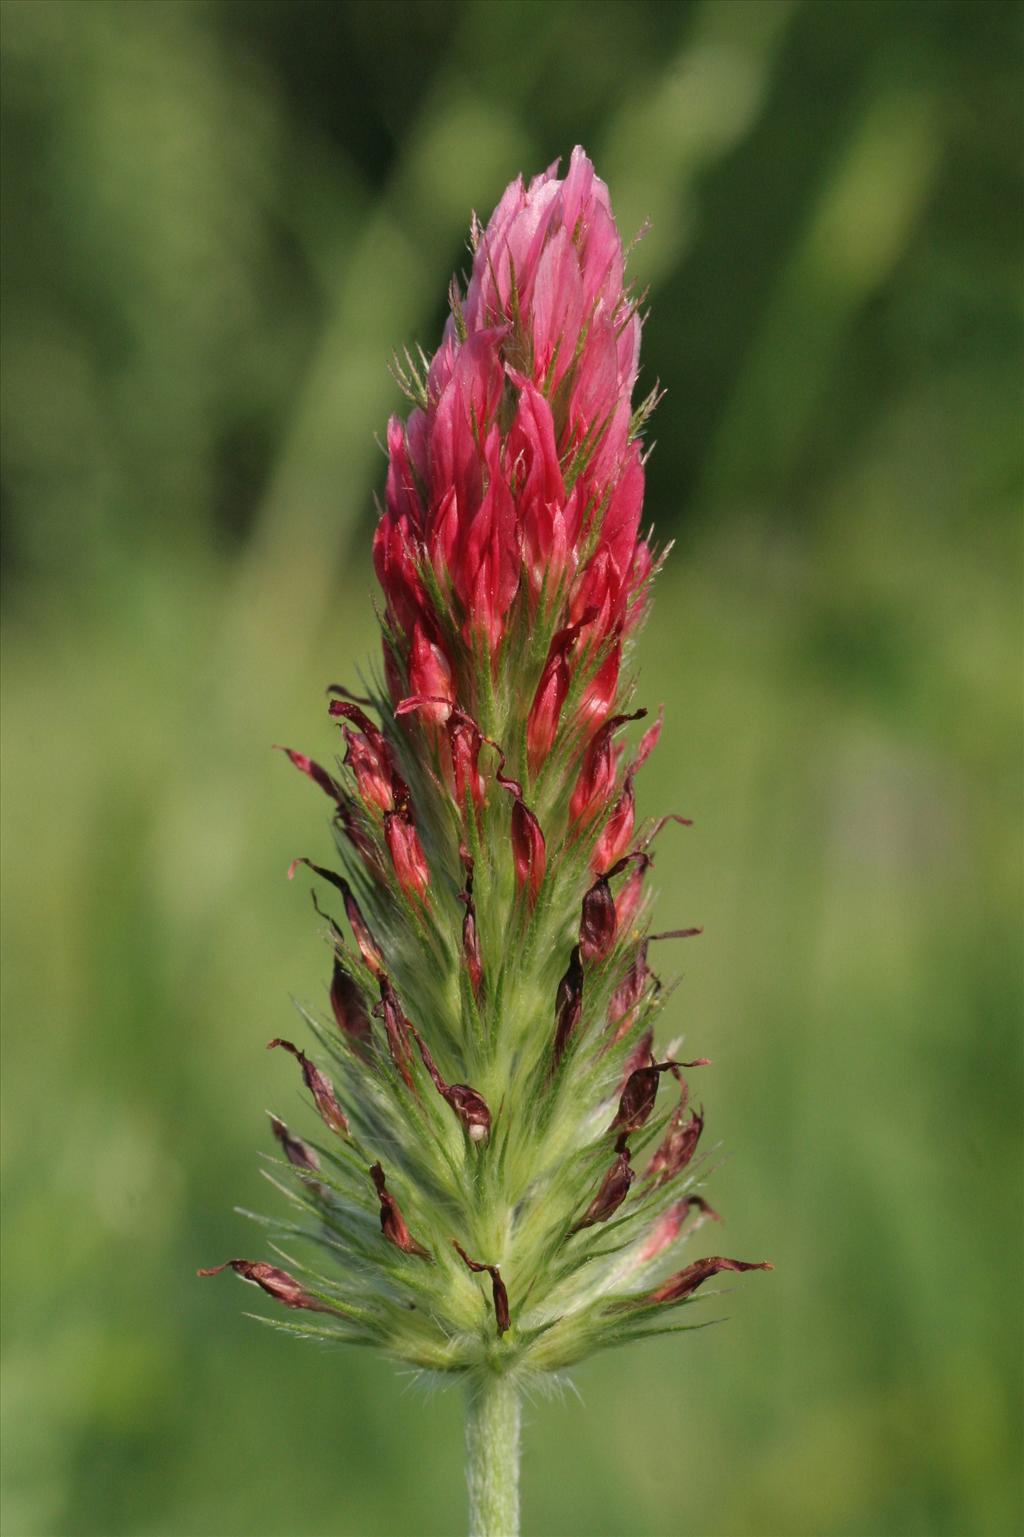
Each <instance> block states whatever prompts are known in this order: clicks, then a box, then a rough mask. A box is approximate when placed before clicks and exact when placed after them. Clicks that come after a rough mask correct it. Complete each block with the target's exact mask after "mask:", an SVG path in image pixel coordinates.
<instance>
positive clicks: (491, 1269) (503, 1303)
mask: <svg viewBox="0 0 1024 1537" xmlns="http://www.w3.org/2000/svg"><path fill="white" fill-rule="evenodd" d="M452 1243H453V1244H454V1246H455V1248H456V1250H457V1251H458V1254H459V1258H460V1259H461V1260H462V1262H463V1263H464V1264H465V1265H466V1267H467V1268H468V1269H469V1270H472V1271H474V1272H475V1273H476V1274H477V1275H483V1273H484V1272H485V1271H486V1273H487V1274H488V1275H489V1276H490V1278H491V1298H492V1300H493V1302H494V1318H495V1322H496V1323H497V1326H498V1333H499V1335H501V1334H504V1333H505V1331H506V1330H507V1329H510V1328H511V1327H512V1319H511V1317H510V1315H509V1310H508V1292H507V1291H506V1290H505V1283H504V1281H503V1280H502V1279H501V1272H500V1270H499V1269H498V1267H497V1265H481V1264H480V1263H478V1261H477V1260H475V1259H470V1257H469V1255H468V1254H467V1253H466V1251H465V1249H464V1248H463V1247H462V1245H461V1244H460V1243H456V1241H455V1239H454V1238H453V1239H452Z"/></svg>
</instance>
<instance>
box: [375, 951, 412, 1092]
mask: <svg viewBox="0 0 1024 1537" xmlns="http://www.w3.org/2000/svg"><path fill="white" fill-rule="evenodd" d="M380 997H381V1005H382V1008H383V1013H384V1031H385V1034H386V1035H387V1040H388V1050H389V1051H390V1053H391V1060H392V1062H393V1063H394V1064H395V1066H396V1067H397V1069H398V1071H399V1072H400V1073H401V1075H402V1077H403V1079H404V1080H405V1086H406V1088H408V1089H411V1088H412V1087H413V1086H414V1085H413V1076H412V1060H413V1059H412V1047H411V1046H410V1045H409V1031H410V1030H411V1028H412V1026H411V1025H410V1024H409V1021H408V1020H407V1019H406V1017H405V1014H404V1013H403V1012H402V1005H401V1004H400V1003H399V1001H398V994H397V993H396V992H395V990H394V988H393V987H392V986H391V983H390V982H389V981H388V978H387V977H384V976H382V977H381V979H380Z"/></svg>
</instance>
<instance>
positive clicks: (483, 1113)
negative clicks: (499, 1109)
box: [444, 1083, 491, 1142]
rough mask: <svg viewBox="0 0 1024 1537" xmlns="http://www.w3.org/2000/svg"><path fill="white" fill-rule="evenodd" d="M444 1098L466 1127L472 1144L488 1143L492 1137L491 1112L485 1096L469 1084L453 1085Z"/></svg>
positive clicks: (450, 1085) (449, 1087)
mask: <svg viewBox="0 0 1024 1537" xmlns="http://www.w3.org/2000/svg"><path fill="white" fill-rule="evenodd" d="M444 1097H445V1099H446V1100H447V1101H448V1103H449V1104H450V1105H451V1107H452V1109H453V1110H454V1111H455V1114H456V1115H457V1116H458V1118H459V1120H460V1121H461V1122H462V1124H463V1126H464V1127H465V1131H466V1136H467V1137H468V1138H469V1140H470V1142H486V1141H487V1139H488V1137H489V1136H490V1135H491V1112H490V1109H489V1107H488V1104H487V1101H486V1100H485V1099H484V1097H483V1095H482V1094H478V1093H477V1091H476V1089H471V1088H470V1086H469V1084H468V1083H452V1084H449V1086H448V1091H447V1093H446V1094H445V1096H444Z"/></svg>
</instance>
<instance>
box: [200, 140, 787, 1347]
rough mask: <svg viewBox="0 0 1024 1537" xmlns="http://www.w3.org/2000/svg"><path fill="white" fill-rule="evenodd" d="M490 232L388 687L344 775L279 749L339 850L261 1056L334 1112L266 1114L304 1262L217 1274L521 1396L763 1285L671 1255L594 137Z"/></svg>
mask: <svg viewBox="0 0 1024 1537" xmlns="http://www.w3.org/2000/svg"><path fill="white" fill-rule="evenodd" d="M471 244H472V249H473V260H472V270H471V273H470V275H469V278H468V282H467V284H466V286H465V290H464V291H462V290H461V289H460V288H459V286H458V285H457V284H454V283H453V285H452V288H451V291H450V301H451V313H450V315H449V318H448V321H447V324H446V326H445V331H444V335H443V338H442V340H441V344H440V346H439V347H438V349H437V351H436V353H435V354H434V356H433V357H432V358H430V359H427V358H424V357H422V356H421V359H420V362H419V363H416V362H414V361H413V360H412V359H411V358H410V357H408V356H407V357H406V359H405V361H404V362H402V363H401V364H399V365H397V367H396V374H397V377H398V379H399V382H400V383H401V385H402V387H403V389H404V390H405V392H406V394H407V395H408V396H409V398H410V400H411V403H412V405H411V410H410V412H409V414H408V416H407V418H406V419H405V420H404V421H403V420H402V419H400V418H398V417H393V418H392V420H391V421H390V423H389V424H388V429H387V453H388V468H387V479H386V487H385V504H384V506H383V508H382V511H381V515H380V521H379V524H378V527H377V530H376V534H375V538H374V549H373V554H374V563H375V568H376V572H377V576H378V578H379V581H380V584H381V587H382V589H383V593H384V609H383V615H382V631H383V637H382V638H383V668H382V678H381V680H380V682H379V683H377V684H371V685H370V687H369V688H368V689H367V690H366V692H365V693H362V694H360V695H358V696H357V695H355V694H353V693H351V692H350V691H349V690H348V689H346V688H344V687H341V686H339V685H332V686H331V688H330V690H329V693H330V695H331V700H330V705H329V715H330V718H331V720H332V721H333V722H334V729H335V730H336V731H337V733H338V738H337V753H336V761H335V763H334V764H333V766H331V767H330V768H325V767H323V766H322V765H321V764H320V763H318V762H317V761H316V760H314V759H313V758H311V757H309V756H307V755H306V754H305V753H303V752H300V751H297V750H293V749H285V751H286V752H287V754H288V757H289V759H290V761H291V762H292V763H293V764H294V765H295V767H297V768H298V769H299V770H300V772H301V773H303V774H304V775H305V776H306V777H307V778H308V779H309V780H310V781H311V782H312V783H313V784H314V785H315V786H316V787H317V788H318V789H319V790H320V791H321V792H323V794H324V795H325V796H326V798H327V801H328V802H329V804H330V808H331V822H332V831H333V838H334V859H333V860H332V861H331V862H325V863H321V862H318V861H316V860H310V859H305V858H300V859H297V860H295V861H294V863H293V865H292V868H291V871H290V874H292V875H294V874H295V872H296V870H297V869H298V868H299V867H300V866H305V867H307V868H308V870H309V871H310V872H311V873H312V876H313V878H314V880H315V881H316V882H318V883H326V885H327V887H328V899H327V900H328V904H329V905H328V906H326V907H323V908H322V907H321V906H320V902H319V900H318V898H317V896H316V894H315V891H314V903H315V904H316V907H317V912H318V914H319V916H320V919H321V921H322V923H323V924H324V927H325V937H326V939H327V941H328V943H329V945H330V948H331V952H332V957H331V964H330V980H329V984H328V986H327V988H326V990H325V1005H326V1007H325V1009H324V1010H322V1011H321V1012H320V1013H319V1014H318V1013H317V1012H315V1011H308V1012H306V1013H305V1017H306V1020H307V1023H308V1025H309V1027H310V1029H311V1031H312V1033H313V1036H314V1038H315V1041H316V1055H317V1057H318V1058H319V1061H315V1060H314V1059H313V1057H312V1056H309V1055H307V1054H306V1052H305V1051H303V1050H301V1049H299V1048H298V1047H297V1046H295V1045H293V1044H292V1043H291V1042H290V1041H287V1040H282V1039H280V1038H278V1039H276V1040H275V1041H273V1042H272V1043H271V1044H272V1045H274V1046H279V1047H282V1048H283V1049H284V1051H286V1052H287V1053H289V1054H290V1055H292V1056H293V1057H294V1058H295V1059H296V1060H297V1062H298V1065H299V1068H300V1078H301V1082H302V1084H303V1085H304V1087H305V1090H306V1092H307V1093H308V1095H309V1097H310V1101H311V1106H312V1109H313V1110H314V1112H315V1118H313V1127H314V1130H313V1131H311V1132H309V1133H307V1135H306V1136H303V1137H300V1136H298V1135H296V1134H295V1133H293V1132H292V1131H291V1130H290V1127H289V1124H287V1123H286V1122H285V1120H284V1119H282V1117H281V1116H279V1115H277V1114H274V1115H272V1117H271V1129H272V1132H273V1136H274V1138H275V1139H276V1143H277V1146H278V1150H279V1152H280V1153H281V1154H283V1157H279V1158H278V1159H277V1160H276V1162H275V1163H274V1164H273V1166H272V1172H271V1178H272V1179H273V1181H274V1183H275V1184H276V1185H277V1186H278V1187H279V1188H280V1189H281V1190H283V1191H284V1192H285V1194H286V1195H287V1196H288V1198H289V1200H290V1203H291V1207H290V1213H289V1216H288V1218H287V1219H284V1220H280V1221H276V1220H272V1221H271V1223H270V1241H271V1244H272V1246H273V1248H274V1252H275V1254H276V1256H277V1257H278V1258H282V1259H284V1260H285V1261H286V1262H287V1263H288V1264H289V1265H292V1266H294V1267H296V1268H301V1269H302V1272H303V1274H302V1278H301V1279H297V1278H296V1277H295V1276H294V1275H293V1274H292V1273H291V1270H290V1269H288V1270H285V1269H281V1268H279V1267H278V1266H277V1265H275V1264H271V1263H270V1262H269V1261H264V1260H231V1261H228V1262H227V1266H228V1267H229V1268H232V1269H234V1270H235V1271H236V1273H237V1274H239V1275H240V1276H242V1278H243V1279H246V1280H249V1281H253V1282H255V1283H256V1284H257V1285H258V1286H260V1287H262V1289H263V1290H264V1291H265V1292H266V1293H268V1294H269V1295H270V1296H271V1297H273V1298H275V1299H276V1300H277V1301H279V1302H281V1303H283V1304H284V1306H285V1307H286V1308H290V1309H292V1310H300V1311H302V1312H303V1313H304V1314H316V1315H319V1316H318V1317H317V1318H315V1319H312V1318H308V1317H303V1318H302V1320H301V1321H292V1322H285V1323H283V1324H282V1325H281V1326H282V1327H286V1328H291V1329H293V1330H294V1331H296V1332H298V1333H301V1334H306V1335H316V1336H318V1337H325V1338H330V1339H332V1340H338V1341H343V1342H344V1341H351V1342H355V1343H370V1344H375V1345H378V1346H381V1347H382V1348H384V1349H385V1350H387V1351H389V1352H390V1353H391V1354H392V1355H394V1356H396V1357H398V1358H400V1359H402V1360H404V1361H407V1362H411V1363H413V1364H414V1365H415V1366H418V1367H421V1368H425V1369H431V1370H437V1371H448V1372H462V1373H468V1374H473V1373H482V1372H514V1373H516V1374H517V1375H518V1376H520V1377H525V1376H527V1375H529V1374H530V1373H541V1372H550V1371H557V1370H559V1369H561V1368H563V1367H565V1366H567V1365H570V1364H571V1363H573V1362H574V1361H577V1360H579V1359H580V1358H581V1357H583V1356H585V1355H587V1354H588V1353H590V1352H592V1351H594V1350H598V1349H601V1348H604V1347H607V1346H610V1345H615V1344H619V1343H622V1342H623V1341H625V1340H629V1339H632V1338H643V1337H645V1336H646V1335H648V1334H651V1333H664V1332H669V1331H672V1330H675V1329H681V1328H689V1327H696V1325H693V1324H690V1323H680V1322H678V1319H679V1315H680V1311H681V1310H682V1309H683V1308H685V1307H689V1306H690V1305H691V1304H692V1303H693V1301H694V1294H695V1293H696V1292H697V1290H698V1288H700V1287H701V1286H702V1285H703V1284H704V1283H705V1282H706V1281H708V1280H710V1279H711V1278H712V1277H714V1276H715V1275H717V1274H720V1273H722V1272H738V1271H744V1270H749V1269H757V1268H770V1267H767V1266H765V1265H761V1264H750V1263H748V1262H745V1261H739V1260H732V1259H727V1258H725V1257H723V1256H714V1257H712V1258H709V1259H705V1260H696V1261H693V1262H691V1263H690V1264H689V1265H687V1266H685V1267H684V1268H682V1269H679V1267H678V1263H677V1259H678V1251H679V1249H680V1247H681V1246H682V1245H684V1244H685V1243H686V1242H687V1240H688V1239H689V1238H690V1237H691V1236H692V1235H693V1234H694V1233H696V1232H697V1231H698V1230H699V1229H700V1227H701V1225H702V1223H703V1222H704V1221H705V1220H707V1219H714V1218H717V1214H716V1213H714V1212H713V1211H712V1210H711V1208H710V1207H709V1206H708V1205H707V1203H706V1201H705V1200H704V1198H703V1197H702V1196H699V1195H697V1194H696V1193H695V1188H694V1187H695V1186H696V1185H697V1184H698V1183H699V1181H700V1180H701V1179H702V1177H703V1175H704V1174H705V1173H706V1163H705V1161H704V1160H703V1156H702V1144H701V1136H702V1132H703V1129H704V1112H703V1108H702V1109H701V1110H700V1111H699V1112H695V1111H689V1112H688V1095H689V1083H688V1076H687V1075H688V1074H689V1072H690V1070H691V1069H693V1068H696V1067H699V1066H703V1065H705V1064H706V1059H705V1058H697V1059H695V1060H694V1061H692V1062H689V1063H684V1062H680V1061H678V1060H677V1058H676V1056H675V1054H674V1052H670V1053H669V1054H668V1055H667V1056H665V1057H664V1058H663V1060H660V1061H659V1060H658V1059H657V1058H656V1056H655V1054H654V1046H653V1042H654V1037H655V1029H656V1026H657V1025H658V1023H659V1015H660V1013H661V1011H662V1009H663V1008H664V1007H665V1006H666V1003H667V1001H668V997H669V992H668V990H667V989H663V988H662V987H661V984H660V981H659V979H658V977H657V975H656V973H655V972H654V970H653V969H652V966H651V964H649V945H650V943H651V942H652V941H654V940H659V939H668V938H681V937H688V936H691V935H696V934H698V933H699V932H700V930H699V929H697V928H692V927H691V928H686V929H676V930H672V931H670V933H668V934H659V935H652V934H650V933H649V932H648V914H649V907H650V894H649V890H648V881H649V877H650V872H651V870H652V869H653V866H654V853H653V852H652V845H653V842H654V840H655V838H656V837H658V836H659V835H660V834H661V832H662V831H663V830H664V828H665V826H666V824H667V823H669V822H671V821H673V820H674V821H677V822H681V823H683V824H684V825H686V824H687V819H686V818H683V817H678V816H675V815H672V816H667V817H662V818H661V819H660V820H659V821H657V822H655V823H653V824H650V823H643V822H638V819H637V797H636V781H637V777H638V775H639V774H640V771H641V769H642V768H643V765H644V762H645V761H646V759H647V758H648V757H649V755H650V753H651V752H652V751H653V749H654V748H655V746H656V744H657V741H658V736H659V733H660V730H661V715H660V714H659V715H658V717H657V719H656V720H655V721H654V723H653V724H651V723H650V722H648V724H647V727H646V729H644V728H643V727H638V726H637V723H638V722H640V721H642V720H644V718H645V717H646V715H647V711H646V709H645V708H644V707H643V706H642V705H639V704H638V703H637V701H636V698H635V678H634V675H633V671H632V660H631V658H632V649H633V646H634V644H635V641H636V637H637V633H638V630H639V626H640V623H641V620H642V619H643V617H644V614H645V612H646V609H647V605H648V601H649V597H650V590H651V584H652V578H653V577H654V575H655V574H656V572H657V569H658V566H659V563H660V557H659V556H658V555H657V553H656V552H655V550H654V549H653V547H652V545H651V543H650V540H649V538H648V537H647V536H645V535H644V534H642V532H641V516H642V508H643V495H644V453H643V445H642V431H643V427H644V423H645V421H646V418H647V416H648V414H649V412H650V410H651V409H652V408H653V406H654V404H655V401H656V391H652V392H650V393H649V394H648V395H647V396H646V397H645V398H644V399H643V400H642V401H641V402H640V403H639V404H636V403H634V399H633V396H634V389H635V386H636V382H637V373H638V364H639V347H640V330H641V318H640V313H639V308H638V298H637V296H636V295H635V294H634V292H633V291H632V289H631V287H630V286H629V284H628V283H627V280H626V274H625V257H624V252H623V246H622V241H621V238H620V236H619V232H618V229H617V227H616V224H615V220H614V218H613V216H612V211H611V205H610V201H609V196H608V190H607V188H606V187H605V185H604V183H603V182H602V181H600V180H599V178H598V177H597V176H596V175H595V173H594V168H593V166H592V165H591V163H590V161H589V160H588V158H587V156H586V155H585V154H584V153H583V151H582V150H581V149H579V148H577V149H575V150H574V151H573V153H572V157H571V159H570V161H569V165H568V168H567V171H566V174H565V176H564V177H560V176H559V174H558V167H557V165H553V166H551V167H549V169H548V170H547V171H546V172H544V173H543V174H542V175H540V176H538V177H535V178H534V179H533V181H531V182H530V183H529V185H524V183H523V181H522V180H521V179H517V180H516V181H515V182H513V183H512V185H511V186H510V187H509V188H508V189H507V190H506V192H505V193H504V195H503V197H502V199H501V201H500V202H499V204H498V207H497V208H496V210H495V212H494V214H493V215H492V217H491V219H490V222H489V223H488V224H487V226H486V228H480V227H479V226H478V225H477V224H476V222H475V221H474V224H473V229H472V236H471ZM631 737H632V738H633V739H634V742H635V745H634V746H632V747H630V746H629V745H628V744H629V741H630V738H631ZM321 889H322V887H321ZM321 1063H322V1064H323V1065H320V1064H321ZM289 1120H290V1117H289ZM307 1137H308V1140H307ZM313 1175H315V1178H314V1177H313ZM297 1247H298V1248H301V1249H302V1252H303V1254H304V1255H305V1254H306V1253H307V1252H308V1253H310V1254H311V1255H313V1256H319V1258H314V1259H309V1260H306V1259H302V1260H296V1259H293V1258H292V1256H293V1253H294V1251H295V1249H296V1248H297ZM321 1266H322V1268H321ZM224 1268H225V1267H224V1266H220V1267H216V1269H215V1270H213V1271H205V1272H203V1273H204V1274H214V1273H217V1271H218V1270H222V1269H224Z"/></svg>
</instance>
